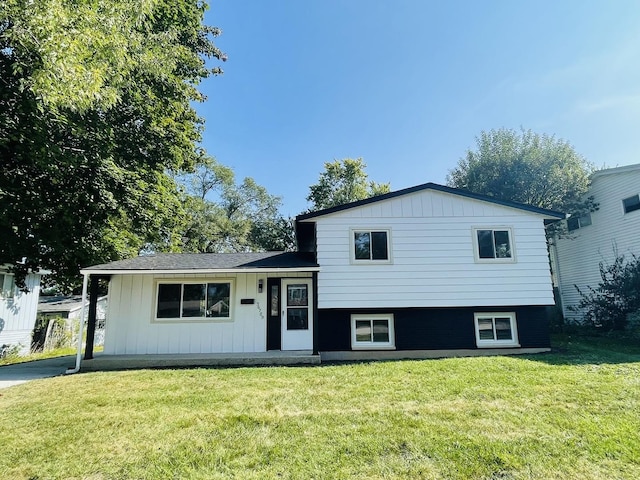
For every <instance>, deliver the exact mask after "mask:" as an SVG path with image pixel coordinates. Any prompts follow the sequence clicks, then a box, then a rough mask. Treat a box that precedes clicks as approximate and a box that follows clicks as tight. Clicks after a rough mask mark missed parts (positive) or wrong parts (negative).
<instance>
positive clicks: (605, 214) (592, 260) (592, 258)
mask: <svg viewBox="0 0 640 480" xmlns="http://www.w3.org/2000/svg"><path fill="white" fill-rule="evenodd" d="M620 170H622V171H620ZM613 171H615V172H619V173H609V174H601V175H596V176H594V178H593V182H592V186H591V189H590V191H589V193H588V194H587V195H589V196H591V195H592V196H593V197H594V201H595V202H597V203H598V204H599V208H598V210H597V211H595V212H591V225H590V226H588V227H587V228H584V229H583V228H580V229H578V230H574V231H572V232H571V235H570V238H564V239H556V240H555V244H556V247H555V249H556V250H555V257H556V262H555V265H556V269H557V270H558V271H557V272H556V281H557V283H558V288H559V290H560V294H561V297H562V307H563V312H564V315H565V317H567V318H570V319H576V320H579V319H580V314H578V313H576V312H572V311H571V310H569V308H568V307H570V306H576V305H577V304H578V303H579V301H580V295H579V293H578V291H577V290H576V288H575V286H574V285H577V286H578V287H580V288H581V289H582V290H583V291H584V290H586V287H587V285H590V286H592V287H594V288H595V287H597V285H598V283H599V282H600V281H601V277H600V270H599V264H600V262H605V263H610V262H612V261H613V259H614V258H615V252H617V253H618V254H619V255H625V256H626V257H628V258H631V254H632V253H634V254H635V255H640V233H639V232H640V211H635V212H630V213H626V214H625V213H624V208H623V204H622V200H623V199H625V198H629V197H631V196H633V195H634V194H637V191H638V185H640V167H638V168H635V169H631V170H629V169H627V168H625V167H620V169H613Z"/></svg>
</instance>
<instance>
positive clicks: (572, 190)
mask: <svg viewBox="0 0 640 480" xmlns="http://www.w3.org/2000/svg"><path fill="white" fill-rule="evenodd" d="M476 143H477V149H476V150H468V151H467V153H466V155H465V157H464V158H462V159H460V161H459V162H458V166H457V167H456V168H454V169H453V170H451V171H450V172H449V175H448V177H447V184H448V185H449V186H452V187H456V188H462V189H465V190H469V191H472V192H475V193H481V194H484V195H489V196H492V197H496V198H499V199H502V200H511V201H515V202H521V203H526V204H529V205H534V206H536V207H541V208H548V209H552V210H557V211H561V212H567V213H572V212H574V211H575V210H574V209H575V208H576V205H578V204H580V205H582V204H583V203H584V201H583V198H582V197H583V195H584V194H585V193H586V192H587V189H588V188H589V182H590V181H589V175H590V174H591V173H592V172H593V170H594V168H593V165H591V164H590V163H589V162H588V161H587V160H586V159H585V158H584V157H582V156H581V155H579V154H578V153H576V151H575V150H574V148H573V147H572V146H571V145H570V144H569V143H568V142H566V141H564V140H561V139H556V138H555V137H554V136H549V135H546V134H543V135H539V134H537V133H533V132H532V131H531V130H524V129H522V130H521V132H516V131H515V130H509V129H504V128H502V129H498V130H490V131H489V132H482V133H481V134H480V136H479V137H477V138H476ZM587 210H588V208H587Z"/></svg>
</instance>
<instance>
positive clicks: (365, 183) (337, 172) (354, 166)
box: [307, 158, 390, 211]
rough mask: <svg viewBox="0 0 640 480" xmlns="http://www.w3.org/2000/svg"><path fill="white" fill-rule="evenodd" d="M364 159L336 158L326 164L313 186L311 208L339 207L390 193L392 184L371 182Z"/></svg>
mask: <svg viewBox="0 0 640 480" xmlns="http://www.w3.org/2000/svg"><path fill="white" fill-rule="evenodd" d="M366 167H367V165H366V164H365V163H364V161H363V160H362V158H357V159H352V158H345V159H343V160H334V161H333V162H326V163H325V164H324V172H322V173H321V174H320V178H319V179H318V183H316V184H314V185H311V186H310V187H309V196H307V201H309V202H311V203H312V206H311V211H314V210H322V209H324V208H330V207H335V206H337V205H343V204H345V203H349V202H355V201H357V200H364V199H365V198H369V197H373V196H376V195H382V194H384V193H389V191H390V187H389V184H388V183H376V182H373V181H370V180H369V178H368V175H367V173H366V171H365V169H366Z"/></svg>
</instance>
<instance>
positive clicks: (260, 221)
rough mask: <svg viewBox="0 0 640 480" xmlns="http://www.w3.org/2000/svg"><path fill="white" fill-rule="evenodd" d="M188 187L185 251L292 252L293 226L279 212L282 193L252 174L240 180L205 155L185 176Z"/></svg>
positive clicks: (185, 206) (184, 181)
mask: <svg viewBox="0 0 640 480" xmlns="http://www.w3.org/2000/svg"><path fill="white" fill-rule="evenodd" d="M180 180H181V183H183V184H185V185H186V186H187V192H185V194H184V199H183V202H184V203H183V208H184V210H185V213H186V215H185V219H184V222H185V223H184V227H183V230H182V249H183V251H186V252H194V253H197V252H245V251H255V250H266V251H273V250H291V249H292V248H293V245H294V240H293V227H292V225H291V222H290V221H289V220H288V219H285V218H283V217H282V215H281V214H280V212H279V208H280V206H281V199H280V197H277V196H274V195H271V194H269V193H268V192H267V190H266V189H265V188H264V187H262V186H260V185H258V184H257V183H256V182H255V181H254V180H253V179H252V178H249V177H247V178H245V179H244V180H243V181H242V183H240V184H236V182H235V176H234V174H233V171H232V170H231V169H230V168H228V167H225V166H223V165H220V164H219V163H218V162H217V161H216V160H215V159H213V158H210V157H206V158H203V159H202V160H201V161H200V163H199V165H198V167H197V168H196V169H195V171H194V172H192V173H190V174H187V175H184V176H182V178H181V179H180Z"/></svg>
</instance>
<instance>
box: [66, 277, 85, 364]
mask: <svg viewBox="0 0 640 480" xmlns="http://www.w3.org/2000/svg"><path fill="white" fill-rule="evenodd" d="M83 275H84V280H83V281H82V310H81V311H80V328H79V329H78V330H79V331H78V351H77V353H76V366H75V367H74V368H69V369H67V371H65V372H64V373H65V375H69V374H72V373H78V372H79V371H80V362H82V335H83V334H84V314H85V310H86V308H87V306H86V305H87V285H88V284H89V274H88V273H83Z"/></svg>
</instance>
